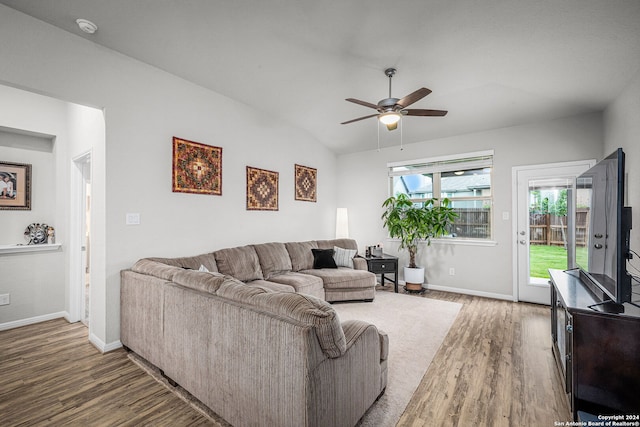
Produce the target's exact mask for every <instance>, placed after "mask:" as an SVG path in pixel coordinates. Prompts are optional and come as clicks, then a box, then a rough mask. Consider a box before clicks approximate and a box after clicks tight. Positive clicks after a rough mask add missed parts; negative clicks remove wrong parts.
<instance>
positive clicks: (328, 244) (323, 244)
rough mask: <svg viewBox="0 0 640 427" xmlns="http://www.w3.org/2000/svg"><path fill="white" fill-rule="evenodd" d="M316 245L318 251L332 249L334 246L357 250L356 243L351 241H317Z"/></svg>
mask: <svg viewBox="0 0 640 427" xmlns="http://www.w3.org/2000/svg"><path fill="white" fill-rule="evenodd" d="M316 243H317V244H318V248H320V249H333V247H334V246H337V247H339V248H344V249H355V250H358V243H357V242H356V241H355V240H353V239H331V240H317V241H316Z"/></svg>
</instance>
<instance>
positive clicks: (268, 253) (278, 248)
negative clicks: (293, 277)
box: [253, 243, 291, 280]
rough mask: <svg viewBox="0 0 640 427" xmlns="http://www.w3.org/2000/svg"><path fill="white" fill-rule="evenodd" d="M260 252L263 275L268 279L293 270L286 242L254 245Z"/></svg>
mask: <svg viewBox="0 0 640 427" xmlns="http://www.w3.org/2000/svg"><path fill="white" fill-rule="evenodd" d="M253 248H254V249H255V251H256V254H258V260H259V261H260V268H261V269H262V275H263V276H264V278H265V279H266V280H269V279H270V278H271V277H273V276H277V275H279V274H283V273H286V272H287V271H291V258H289V252H287V248H286V247H285V246H284V243H263V244H260V245H253Z"/></svg>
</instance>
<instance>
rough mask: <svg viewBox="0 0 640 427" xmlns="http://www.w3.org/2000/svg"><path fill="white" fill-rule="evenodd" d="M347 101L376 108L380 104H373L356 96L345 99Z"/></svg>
mask: <svg viewBox="0 0 640 427" xmlns="http://www.w3.org/2000/svg"><path fill="white" fill-rule="evenodd" d="M345 101H349V102H353V103H354V104H358V105H363V106H365V107H369V108H373V109H374V110H377V109H378V106H377V105H376V104H372V103H370V102H367V101H360V100H359V99H355V98H347V99H345Z"/></svg>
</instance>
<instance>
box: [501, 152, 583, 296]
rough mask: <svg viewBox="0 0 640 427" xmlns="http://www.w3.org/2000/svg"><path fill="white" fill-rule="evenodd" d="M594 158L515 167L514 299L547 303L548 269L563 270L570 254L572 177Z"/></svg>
mask: <svg viewBox="0 0 640 427" xmlns="http://www.w3.org/2000/svg"><path fill="white" fill-rule="evenodd" d="M593 164H594V161H579V162H566V163H554V164H547V165H535V166H522V167H514V168H513V182H514V187H513V193H514V194H513V204H514V206H513V211H514V213H515V221H514V236H515V238H514V249H513V253H514V257H515V260H514V264H513V266H514V267H513V268H514V271H513V277H514V289H513V292H514V299H515V300H516V301H525V302H532V303H536V304H546V305H549V304H550V302H551V300H550V298H551V297H550V290H549V273H548V271H547V270H548V269H549V268H553V269H558V270H565V269H567V266H568V265H569V264H571V260H572V257H573V246H572V242H573V239H570V238H569V234H570V233H571V231H572V224H573V220H572V219H571V218H572V213H570V212H568V208H569V206H571V205H572V203H571V202H570V201H569V199H570V198H572V197H575V192H574V187H575V178H576V177H577V176H578V175H580V174H581V173H583V172H584V171H586V170H587V169H589V168H590V167H591V166H592V165H593Z"/></svg>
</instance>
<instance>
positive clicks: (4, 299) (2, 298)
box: [0, 294, 11, 305]
mask: <svg viewBox="0 0 640 427" xmlns="http://www.w3.org/2000/svg"><path fill="white" fill-rule="evenodd" d="M9 304H11V296H10V294H2V295H0V305H9Z"/></svg>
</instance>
